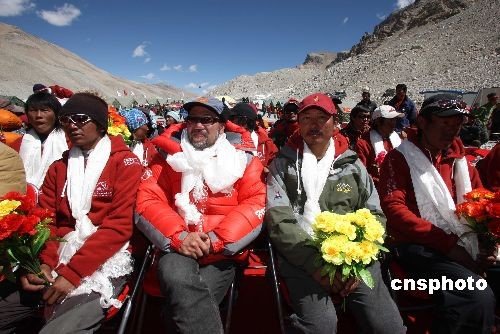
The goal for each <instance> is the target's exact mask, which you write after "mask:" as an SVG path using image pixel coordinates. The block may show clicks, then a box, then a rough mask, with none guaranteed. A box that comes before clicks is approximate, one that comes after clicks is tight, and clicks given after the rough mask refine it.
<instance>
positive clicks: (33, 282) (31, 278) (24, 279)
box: [20, 264, 54, 292]
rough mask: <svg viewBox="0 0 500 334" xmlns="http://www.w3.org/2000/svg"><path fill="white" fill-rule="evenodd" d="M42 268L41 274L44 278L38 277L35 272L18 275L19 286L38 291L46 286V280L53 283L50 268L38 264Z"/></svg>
mask: <svg viewBox="0 0 500 334" xmlns="http://www.w3.org/2000/svg"><path fill="white" fill-rule="evenodd" d="M40 268H41V269H42V274H43V275H44V276H45V280H43V279H42V278H40V277H38V276H37V275H35V274H27V275H23V276H21V277H20V281H21V286H22V288H23V289H24V290H26V291H32V292H33V291H40V290H43V289H44V288H45V287H46V282H49V283H54V278H53V277H52V269H51V268H50V267H49V266H48V265H46V264H42V265H41V266H40Z"/></svg>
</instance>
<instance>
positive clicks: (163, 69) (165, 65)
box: [160, 64, 172, 71]
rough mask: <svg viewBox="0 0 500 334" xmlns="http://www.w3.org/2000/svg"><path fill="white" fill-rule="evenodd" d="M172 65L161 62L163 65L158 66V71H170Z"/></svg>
mask: <svg viewBox="0 0 500 334" xmlns="http://www.w3.org/2000/svg"><path fill="white" fill-rule="evenodd" d="M171 69H172V67H170V66H168V65H167V64H163V66H162V67H161V68H160V71H170V70H171Z"/></svg>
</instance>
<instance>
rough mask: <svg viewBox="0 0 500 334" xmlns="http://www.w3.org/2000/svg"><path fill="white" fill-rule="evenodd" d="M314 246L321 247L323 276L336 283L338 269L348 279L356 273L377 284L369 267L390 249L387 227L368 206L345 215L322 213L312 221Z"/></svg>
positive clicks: (370, 284)
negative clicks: (385, 227)
mask: <svg viewBox="0 0 500 334" xmlns="http://www.w3.org/2000/svg"><path fill="white" fill-rule="evenodd" d="M312 228H313V232H314V234H313V239H312V241H311V244H312V246H314V247H316V248H317V249H318V250H319V253H320V254H319V256H318V258H317V259H316V261H317V262H316V263H317V265H318V266H321V267H322V270H321V273H322V275H328V277H329V278H330V282H333V279H334V277H335V274H336V272H337V271H338V270H340V272H341V273H342V278H343V279H344V280H345V279H347V278H349V277H352V276H355V277H357V278H359V279H361V280H362V281H363V282H365V284H366V285H368V286H369V287H370V288H373V287H374V281H373V277H372V276H371V274H370V272H369V271H368V269H367V267H368V266H369V265H370V264H372V263H373V262H374V261H376V260H377V255H378V254H379V252H380V251H384V252H388V249H387V248H385V247H384V246H383V245H382V244H383V242H384V233H385V230H384V227H383V226H382V224H381V223H380V222H379V221H378V220H377V218H376V217H375V216H374V215H373V214H372V213H371V212H370V210H368V209H359V210H357V211H356V212H350V213H347V214H344V215H341V214H336V213H332V212H328V211H325V212H321V213H320V214H319V215H318V216H316V220H315V221H314V222H313V224H312Z"/></svg>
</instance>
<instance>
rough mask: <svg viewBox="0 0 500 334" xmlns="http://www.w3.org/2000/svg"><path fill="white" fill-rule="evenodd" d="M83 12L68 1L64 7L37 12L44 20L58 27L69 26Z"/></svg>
mask: <svg viewBox="0 0 500 334" xmlns="http://www.w3.org/2000/svg"><path fill="white" fill-rule="evenodd" d="M81 13H82V12H81V11H80V10H79V9H78V8H76V7H75V6H73V5H72V4H67V3H65V4H64V5H63V6H62V7H57V8H56V9H55V10H42V11H39V12H37V14H38V16H40V17H41V18H42V19H43V20H45V21H47V22H48V23H50V24H52V25H55V26H58V27H64V26H69V25H70V24H71V23H72V22H73V20H75V19H76V18H77V17H78V16H80V14H81Z"/></svg>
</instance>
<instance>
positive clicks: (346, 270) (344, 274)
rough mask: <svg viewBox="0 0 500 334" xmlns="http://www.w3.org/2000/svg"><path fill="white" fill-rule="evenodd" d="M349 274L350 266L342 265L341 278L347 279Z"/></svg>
mask: <svg viewBox="0 0 500 334" xmlns="http://www.w3.org/2000/svg"><path fill="white" fill-rule="evenodd" d="M350 273H351V266H349V265H347V264H344V265H343V266H342V277H343V278H345V277H348V276H349V274H350Z"/></svg>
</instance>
